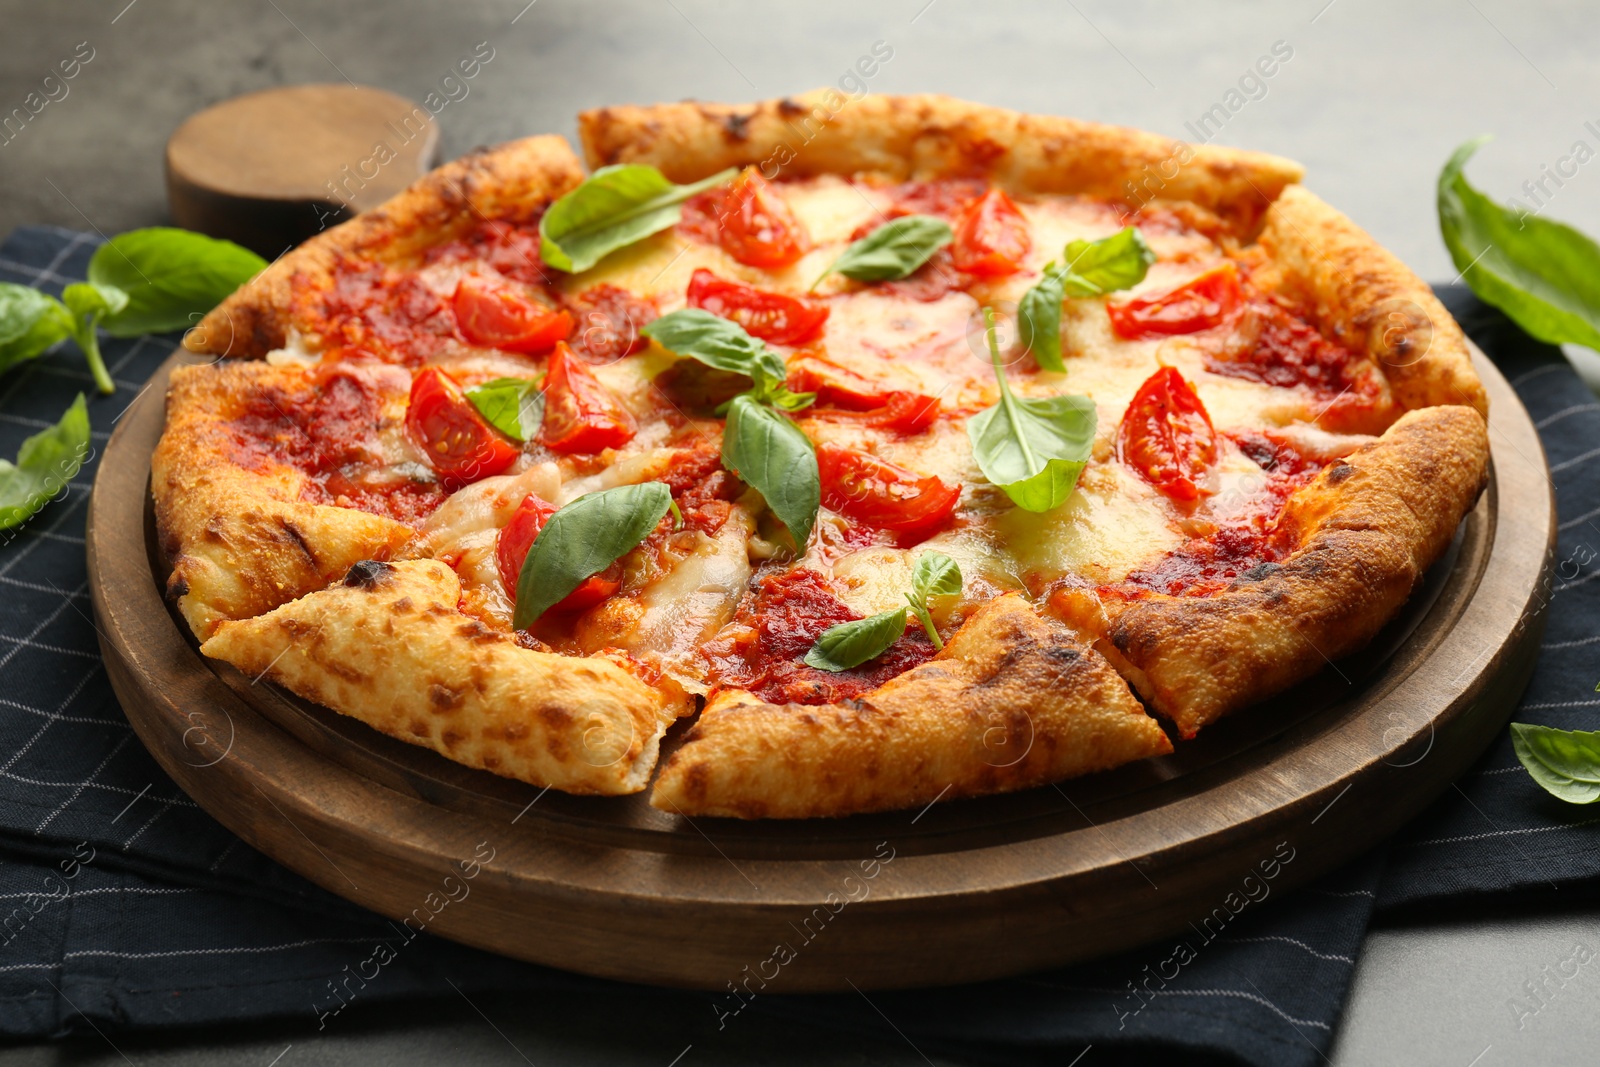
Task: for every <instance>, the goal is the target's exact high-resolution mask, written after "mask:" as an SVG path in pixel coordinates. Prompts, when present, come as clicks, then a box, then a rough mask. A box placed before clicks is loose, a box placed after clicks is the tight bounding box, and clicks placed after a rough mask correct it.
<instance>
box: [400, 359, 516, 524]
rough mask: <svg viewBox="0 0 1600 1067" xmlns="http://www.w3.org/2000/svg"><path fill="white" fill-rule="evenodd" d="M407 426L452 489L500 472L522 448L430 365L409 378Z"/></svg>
mask: <svg viewBox="0 0 1600 1067" xmlns="http://www.w3.org/2000/svg"><path fill="white" fill-rule="evenodd" d="M406 429H407V430H409V431H410V433H411V437H412V440H414V441H416V442H417V444H418V445H419V446H420V447H421V448H422V450H423V452H425V453H426V454H427V456H428V462H429V463H431V464H433V469H434V470H436V471H438V472H439V479H440V481H441V482H442V483H443V484H444V487H445V489H446V490H447V491H448V492H452V493H453V492H455V491H456V490H457V489H459V488H461V487H462V486H463V485H468V484H470V483H472V482H475V481H477V480H478V479H479V478H487V477H489V476H490V475H492V474H499V473H500V472H501V471H503V470H505V469H506V468H507V467H509V466H511V464H513V463H515V462H516V459H517V457H518V456H519V455H521V454H522V450H521V449H519V448H518V447H517V446H516V445H515V444H513V443H511V442H510V441H508V440H507V439H506V438H505V437H504V436H502V435H501V433H500V431H499V430H496V429H495V428H494V427H492V426H490V425H489V424H488V423H487V422H485V421H484V419H483V416H482V415H479V414H478V409H477V408H475V407H473V406H472V401H470V400H468V399H467V398H466V396H465V395H464V394H463V393H462V392H461V387H460V386H459V385H457V384H456V383H455V381H454V380H453V379H451V378H450V376H449V375H447V374H445V373H444V372H443V371H441V370H439V369H438V368H436V367H428V368H427V369H425V370H423V371H422V372H421V373H420V374H418V375H417V376H416V377H415V378H414V379H412V382H411V406H410V407H409V408H408V409H407V410H406Z"/></svg>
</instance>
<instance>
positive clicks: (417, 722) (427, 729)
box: [406, 719, 433, 737]
mask: <svg viewBox="0 0 1600 1067" xmlns="http://www.w3.org/2000/svg"><path fill="white" fill-rule="evenodd" d="M406 729H407V730H409V731H410V732H411V736H412V737H432V736H433V728H432V727H431V726H429V725H428V724H427V723H426V722H424V721H423V720H422V719H412V720H411V721H410V722H409V723H407V724H406Z"/></svg>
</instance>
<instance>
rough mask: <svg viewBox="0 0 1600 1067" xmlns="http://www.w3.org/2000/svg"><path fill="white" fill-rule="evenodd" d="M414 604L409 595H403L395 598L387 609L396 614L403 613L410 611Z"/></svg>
mask: <svg viewBox="0 0 1600 1067" xmlns="http://www.w3.org/2000/svg"><path fill="white" fill-rule="evenodd" d="M415 606H416V605H414V604H413V603H412V602H411V598H410V597H408V596H403V597H401V598H400V599H399V600H396V601H395V602H394V603H393V604H390V605H389V610H390V611H392V612H394V613H395V614H396V615H404V614H406V613H407V612H409V611H411V610H412V608H414V607H415Z"/></svg>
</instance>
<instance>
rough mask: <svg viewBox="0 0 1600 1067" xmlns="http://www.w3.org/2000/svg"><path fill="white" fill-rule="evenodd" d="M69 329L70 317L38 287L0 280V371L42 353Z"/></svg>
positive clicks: (70, 325)
mask: <svg viewBox="0 0 1600 1067" xmlns="http://www.w3.org/2000/svg"><path fill="white" fill-rule="evenodd" d="M71 333H72V317H71V316H70V315H68V314H67V311H66V309H65V308H63V307H62V306H61V304H60V303H58V302H57V301H56V300H54V299H53V298H51V297H50V296H47V295H46V294H44V293H41V292H40V291H39V290H37V289H33V288H30V287H28V286H26V285H17V284H15V283H14V282H0V371H5V370H9V369H10V368H12V367H14V366H16V365H17V364H18V363H21V362H23V361H24V360H29V359H32V358H34V357H35V356H37V355H39V354H41V353H43V352H44V351H46V350H47V349H49V348H50V346H51V345H54V344H55V343H56V342H57V341H60V340H62V339H63V338H65V337H67V336H68V335H69V334H71Z"/></svg>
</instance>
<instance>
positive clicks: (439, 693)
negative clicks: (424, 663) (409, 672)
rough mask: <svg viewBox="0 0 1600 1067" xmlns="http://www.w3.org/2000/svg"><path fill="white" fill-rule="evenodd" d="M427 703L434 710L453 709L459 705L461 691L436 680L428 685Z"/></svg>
mask: <svg viewBox="0 0 1600 1067" xmlns="http://www.w3.org/2000/svg"><path fill="white" fill-rule="evenodd" d="M428 703H429V704H432V705H433V708H434V710H435V711H454V710H455V709H456V708H459V707H460V706H461V703H462V700H461V693H460V691H458V690H455V689H452V688H450V687H449V686H448V685H440V684H439V683H438V682H435V683H433V684H432V685H430V686H428Z"/></svg>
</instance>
